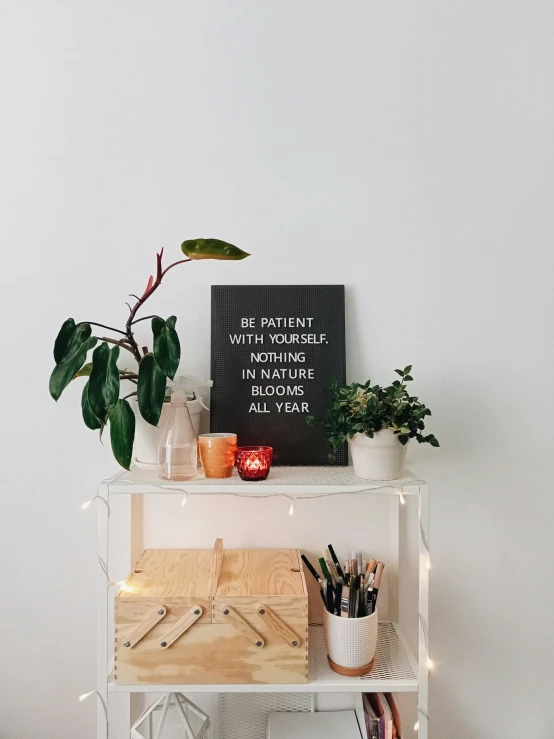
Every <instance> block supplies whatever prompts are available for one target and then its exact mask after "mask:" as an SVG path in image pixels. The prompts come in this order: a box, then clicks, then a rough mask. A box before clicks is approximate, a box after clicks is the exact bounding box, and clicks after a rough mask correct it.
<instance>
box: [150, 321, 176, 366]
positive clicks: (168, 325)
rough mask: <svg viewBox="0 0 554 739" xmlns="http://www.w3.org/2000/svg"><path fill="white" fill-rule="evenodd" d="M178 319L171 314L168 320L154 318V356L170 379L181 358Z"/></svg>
mask: <svg viewBox="0 0 554 739" xmlns="http://www.w3.org/2000/svg"><path fill="white" fill-rule="evenodd" d="M176 320H177V318H176V316H170V317H169V318H168V319H167V321H163V320H162V319H161V318H153V319H152V333H153V334H154V357H155V358H156V362H157V363H158V366H159V368H160V369H161V371H162V372H163V373H164V375H165V376H166V377H169V378H170V379H173V378H174V377H175V373H176V372H177V369H178V367H179V360H180V359H181V345H180V343H179V337H178V336H177V331H175V322H176Z"/></svg>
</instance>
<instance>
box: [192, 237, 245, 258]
mask: <svg viewBox="0 0 554 739" xmlns="http://www.w3.org/2000/svg"><path fill="white" fill-rule="evenodd" d="M181 249H182V250H183V252H184V253H185V254H186V255H187V257H190V259H244V258H245V257H249V256H250V254H248V253H247V252H245V251H243V250H242V249H239V248H238V246H233V244H228V243H227V242H226V241H220V239H188V240H187V241H183V243H182V244H181Z"/></svg>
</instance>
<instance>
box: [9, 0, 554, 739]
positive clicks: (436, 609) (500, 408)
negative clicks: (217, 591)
mask: <svg viewBox="0 0 554 739" xmlns="http://www.w3.org/2000/svg"><path fill="white" fill-rule="evenodd" d="M1 11H2V17H1V22H0V70H1V71H0V75H1V78H2V79H1V85H0V89H1V91H2V92H1V95H2V105H1V107H2V111H1V117H0V120H1V124H0V125H1V138H0V141H1V143H0V161H1V170H0V171H1V185H0V187H1V192H0V197H1V202H2V217H1V219H0V229H1V233H0V238H1V243H2V249H3V255H4V265H3V268H2V272H1V276H0V279H1V282H2V286H1V293H0V294H1V299H2V315H3V337H2V360H1V372H2V384H1V387H2V402H1V406H0V407H1V408H2V416H3V417H2V435H3V447H2V448H3V450H4V455H3V459H2V466H3V475H2V488H3V489H2V496H3V500H2V508H1V515H0V520H1V529H2V532H1V537H0V546H1V550H2V563H3V567H2V576H1V583H2V584H1V590H0V592H1V593H2V599H1V608H0V625H1V627H2V646H1V657H0V660H1V672H2V689H1V690H0V736H1V737H2V739H31V737H32V738H33V739H34V738H35V737H39V738H40V739H54V737H55V738H56V739H66V737H67V739H70V738H71V739H72V738H73V737H76V736H78V737H79V739H91V737H92V736H93V720H94V716H95V710H94V706H93V705H92V704H89V703H87V704H83V705H82V704H79V703H78V702H76V700H75V698H76V696H77V695H78V694H79V693H81V692H84V691H85V690H88V689H90V688H91V687H93V682H94V676H95V665H94V656H95V647H94V633H95V572H96V563H95V517H94V514H92V515H87V514H84V513H81V512H80V511H79V505H80V503H81V502H82V501H83V500H84V499H86V498H87V497H90V495H91V494H92V493H93V492H94V490H95V486H96V484H97V481H98V480H99V479H101V478H102V477H103V476H105V475H107V474H108V473H110V472H111V471H112V469H113V467H112V460H111V457H110V454H109V450H108V449H104V448H102V447H101V446H100V445H99V444H98V442H97V441H96V439H95V438H94V435H93V434H92V433H91V432H89V431H87V430H86V429H85V428H84V427H83V426H82V424H81V422H80V417H79V416H80V412H79V407H78V399H79V389H77V388H73V389H71V390H69V391H68V392H67V393H66V394H65V395H64V397H63V398H62V400H61V401H60V403H59V405H58V407H56V405H55V404H54V402H53V401H52V400H51V399H50V398H49V397H48V392H47V381H48V375H49V372H50V369H51V365H52V358H51V347H52V343H53V339H54V336H55V334H56V332H57V330H58V327H59V325H60V324H61V322H62V321H63V320H64V319H65V318H66V317H67V316H68V315H70V314H71V315H73V316H75V318H77V319H80V320H99V321H103V322H104V321H105V322H107V323H110V322H121V321H122V320H123V318H124V316H125V313H126V310H127V309H126V307H125V305H124V302H123V301H124V300H125V299H126V296H127V294H128V293H130V292H136V291H140V290H141V289H143V287H144V285H145V284H146V280H147V277H148V275H149V274H150V271H151V270H152V269H153V268H154V253H155V250H156V249H158V248H159V247H160V246H162V245H163V246H165V247H166V250H167V253H168V256H169V255H170V254H173V255H177V254H178V249H179V244H180V241H181V240H182V239H183V238H187V237H194V236H199V235H208V236H211V235H215V236H219V237H222V238H227V239H229V240H231V241H233V242H235V243H237V244H239V245H240V246H242V247H243V248H245V249H247V250H248V251H251V252H252V254H253V256H252V257H251V258H250V259H248V260H246V261H244V262H242V263H238V264H225V263H221V264H216V263H209V262H206V263H200V264H195V265H192V266H191V265H187V266H186V267H183V268H181V271H178V270H174V271H173V272H172V273H170V275H169V276H168V278H167V284H165V286H164V287H163V290H162V291H160V292H159V293H158V294H157V295H156V297H155V298H154V299H153V300H152V306H151V307H152V309H153V310H154V311H157V312H160V313H161V314H162V315H163V314H169V312H176V313H177V315H178V317H179V322H178V328H179V330H180V335H181V338H182V344H183V347H184V352H183V354H184V360H183V366H182V369H183V370H185V371H192V372H196V371H206V369H207V366H208V358H209V336H208V317H209V285H210V284H212V283H229V282H232V283H257V284H260V283H282V282H291V283H293V282H298V283H322V284H324V283H344V284H346V285H347V295H348V309H347V310H348V370H349V375H350V377H351V378H353V379H354V378H356V379H366V377H367V376H368V375H369V374H370V375H371V377H372V378H375V379H376V380H379V381H386V380H388V379H389V377H390V371H391V370H392V368H393V367H395V366H397V365H404V364H407V363H408V362H412V363H413V364H414V374H415V377H416V387H417V389H418V390H419V391H420V394H421V396H422V397H423V398H424V400H425V401H426V402H427V403H428V404H429V405H430V406H431V407H432V408H433V409H434V410H435V416H434V418H433V424H432V430H433V431H434V432H435V433H436V434H437V436H438V437H439V438H440V440H441V443H442V447H441V450H440V451H435V450H415V452H416V453H415V454H413V460H414V461H415V466H416V469H417V471H418V472H419V473H420V474H422V475H424V476H425V477H426V478H427V479H429V480H430V482H431V484H432V486H433V490H434V505H433V513H432V529H433V531H432V550H433V571H432V574H433V578H432V609H431V630H432V636H431V643H432V653H433V656H434V659H435V662H436V672H435V675H434V677H433V682H432V694H431V713H432V727H433V729H432V733H431V736H432V738H433V739H441V738H442V737H462V736H464V737H471V739H481V738H483V739H485V738H487V739H488V738H489V737H495V739H496V737H500V736H502V737H503V739H516V737H521V736H522V735H525V736H533V737H536V738H537V739H541V738H543V737H547V736H551V735H552V729H551V725H552V722H553V721H554V709H553V703H552V700H551V692H552V671H551V662H552V660H553V659H554V646H553V645H554V626H553V623H554V622H553V620H552V617H551V609H550V607H549V606H551V597H550V587H549V582H550V578H551V557H552V544H551V537H550V526H551V521H552V514H553V513H554V503H553V497H552V492H553V491H552V474H551V465H550V459H549V452H550V451H551V449H552V442H553V440H554V439H553V436H554V424H553V423H552V406H553V403H552V392H551V390H550V378H549V373H550V371H551V368H552V366H553V363H552V360H553V352H552V332H551V330H550V315H549V314H550V313H551V312H552V307H553V305H552V304H553V300H552V267H553V259H552V240H553V237H554V209H553V208H552V191H553V184H554V183H553V171H554V139H553V137H552V131H553V130H554V94H553V93H554V89H553V88H554V81H553V80H554V75H553V74H552V69H553V65H554V47H553V46H552V34H553V33H554V5H553V4H552V3H551V2H549V1H548V0H449V2H439V1H438V0H429V1H428V2H420V3H414V2H397V3H378V2H370V0H343V2H338V1H337V0H317V1H316V0H296V1H295V2H293V1H292V0H280V1H279V2H277V0H264V2H260V0H235V2H232V3H231V2H223V0H218V1H216V0H212V1H211V2H190V1H189V2H177V0H166V1H165V2H161V3H150V2H144V1H143V0H138V1H137V0H134V1H133V2H128V1H126V0H120V1H119V2H117V3H113V2H106V1H105V0H98V1H97V2H94V3H83V2H80V3H76V2H73V3H72V2H69V1H66V2H62V1H61V0H57V1H56V0H52V1H51V2H48V3H44V2H40V1H39V0H11V1H10V0H4V2H3V3H2V5H1ZM408 736H410V733H409V732H408Z"/></svg>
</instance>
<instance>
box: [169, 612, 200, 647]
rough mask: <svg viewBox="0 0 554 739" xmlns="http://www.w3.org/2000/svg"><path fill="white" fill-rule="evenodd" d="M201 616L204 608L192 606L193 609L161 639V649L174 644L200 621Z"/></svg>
mask: <svg viewBox="0 0 554 739" xmlns="http://www.w3.org/2000/svg"><path fill="white" fill-rule="evenodd" d="M201 615H202V606H192V608H191V609H190V610H188V611H187V612H186V613H185V615H184V616H182V617H181V618H180V619H179V620H178V621H177V623H176V624H173V626H172V627H171V628H170V629H169V631H168V632H167V633H166V634H165V635H164V636H162V638H161V639H160V647H161V648H162V649H167V648H168V647H170V646H171V645H172V644H173V642H174V641H175V640H176V639H178V638H179V637H180V636H181V634H184V633H185V631H187V629H190V627H191V626H192V624H193V623H194V622H195V621H198V619H199V618H200V616H201Z"/></svg>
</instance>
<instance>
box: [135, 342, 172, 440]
mask: <svg viewBox="0 0 554 739" xmlns="http://www.w3.org/2000/svg"><path fill="white" fill-rule="evenodd" d="M165 385H166V378H165V375H164V373H163V372H162V371H161V369H160V368H159V367H158V363H157V362H156V360H155V359H154V355H153V354H147V355H146V356H145V357H143V358H142V359H141V362H140V364H139V371H138V387H137V400H138V407H139V410H140V414H141V416H142V417H143V418H144V420H145V421H147V422H148V423H150V424H152V426H157V425H158V421H159V420H160V415H161V413H162V408H163V404H164V398H165Z"/></svg>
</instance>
